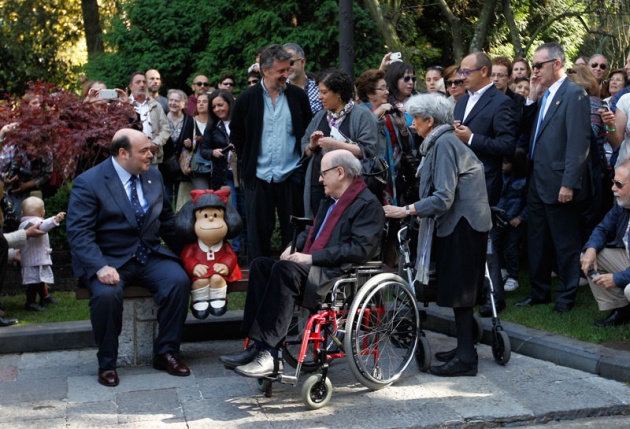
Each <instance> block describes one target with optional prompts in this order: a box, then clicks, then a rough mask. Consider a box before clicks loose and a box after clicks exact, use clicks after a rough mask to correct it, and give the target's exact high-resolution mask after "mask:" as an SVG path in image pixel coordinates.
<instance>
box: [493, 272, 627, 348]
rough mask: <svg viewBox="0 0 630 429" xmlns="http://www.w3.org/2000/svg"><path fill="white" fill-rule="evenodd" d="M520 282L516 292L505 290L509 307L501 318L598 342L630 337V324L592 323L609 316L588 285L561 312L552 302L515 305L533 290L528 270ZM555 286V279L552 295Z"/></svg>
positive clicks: (581, 287) (581, 288)
mask: <svg viewBox="0 0 630 429" xmlns="http://www.w3.org/2000/svg"><path fill="white" fill-rule="evenodd" d="M520 285H521V286H520V287H519V288H518V289H517V290H515V291H514V292H506V301H507V307H506V309H505V310H504V311H503V312H502V313H501V320H506V321H508V322H513V323H518V324H519V325H523V326H527V327H530V328H534V329H540V330H543V331H548V332H553V333H555V334H559V335H562V336H565V337H570V338H575V339H578V340H582V341H587V342H590V343H596V344H599V343H606V342H612V341H624V340H628V339H630V324H627V325H622V326H609V327H605V328H600V327H597V326H595V325H594V324H593V322H595V320H599V319H603V318H604V317H606V316H607V315H608V312H603V311H599V309H598V308H597V303H596V302H595V298H593V294H592V293H591V289H590V288H589V287H588V286H580V288H579V290H578V294H577V298H576V301H575V307H574V308H573V310H571V311H569V312H568V313H561V314H558V313H554V312H553V311H552V310H553V306H554V304H553V302H552V303H551V304H541V305H535V306H533V307H515V306H514V303H515V302H517V301H520V300H523V299H525V298H527V296H528V295H529V293H530V288H529V277H528V275H527V272H524V271H522V272H521V274H520ZM555 288H556V285H555V282H554V286H553V288H552V296H553V294H554V292H555Z"/></svg>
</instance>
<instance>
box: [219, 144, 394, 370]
mask: <svg viewBox="0 0 630 429" xmlns="http://www.w3.org/2000/svg"><path fill="white" fill-rule="evenodd" d="M321 166H322V167H321V173H320V179H319V181H320V182H322V183H323V185H324V191H325V192H326V196H327V198H326V199H325V200H323V201H322V203H321V204H320V206H319V211H318V213H317V216H316V217H315V224H314V226H313V227H312V228H309V229H307V230H306V231H304V232H303V233H302V234H301V235H300V236H299V237H298V239H297V242H296V249H298V251H297V252H295V253H290V248H287V249H286V250H285V251H284V253H282V255H281V256H280V260H279V261H276V260H274V259H272V258H269V257H261V258H257V259H255V260H254V261H253V262H252V264H251V267H250V270H249V289H248V291H247V300H246V302H245V310H244V314H243V326H242V328H241V329H242V331H243V333H244V334H245V335H247V336H248V337H249V338H250V339H252V340H253V341H251V342H250V344H252V345H251V346H250V347H248V348H247V349H246V350H244V351H243V352H241V353H238V354H236V355H229V356H221V357H220V358H219V359H220V360H221V362H223V363H224V364H225V366H226V367H227V368H230V369H235V371H236V372H237V373H238V374H241V375H244V376H246V377H263V376H265V375H270V374H273V373H274V372H276V371H278V369H279V366H280V362H279V361H278V359H277V357H278V349H279V347H280V345H281V344H282V341H283V340H284V338H285V337H286V335H287V331H288V329H289V324H290V322H291V318H292V317H293V310H294V306H295V301H296V299H298V298H301V305H302V306H303V307H305V308H309V309H316V308H317V306H318V304H319V303H320V302H321V300H322V299H323V298H324V297H325V296H326V294H327V293H328V292H329V291H330V289H331V288H332V282H333V279H334V278H335V277H337V276H339V275H340V274H341V269H340V267H341V266H342V265H343V264H346V263H355V264H361V263H365V262H367V261H369V260H371V259H372V258H374V257H375V256H376V255H378V251H379V244H380V239H381V233H382V231H383V224H384V222H385V213H384V212H383V207H382V205H381V203H380V202H379V201H378V199H377V198H376V197H375V196H374V194H372V193H371V192H370V190H369V189H368V188H367V186H366V185H365V182H364V181H363V179H362V178H361V163H360V162H359V160H358V159H357V158H356V157H355V156H354V155H353V154H352V153H350V152H349V151H347V150H345V149H338V150H333V151H331V152H328V153H326V154H325V155H324V157H323V158H322V163H321Z"/></svg>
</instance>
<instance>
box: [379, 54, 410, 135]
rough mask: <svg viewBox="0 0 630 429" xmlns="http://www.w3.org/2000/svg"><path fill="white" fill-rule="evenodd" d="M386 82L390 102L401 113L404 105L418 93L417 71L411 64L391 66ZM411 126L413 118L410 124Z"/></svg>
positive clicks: (398, 63)
mask: <svg viewBox="0 0 630 429" xmlns="http://www.w3.org/2000/svg"><path fill="white" fill-rule="evenodd" d="M385 82H387V88H389V102H390V104H392V106H395V107H396V108H397V109H399V110H401V111H403V112H404V111H405V110H404V109H405V107H404V104H405V103H406V102H407V100H409V97H411V96H412V95H414V94H417V93H418V91H416V71H415V69H414V68H413V66H412V65H411V64H408V63H403V62H396V63H392V64H390V65H389V67H388V68H387V72H386V73H385ZM410 124H411V118H410V119H409V124H408V125H410Z"/></svg>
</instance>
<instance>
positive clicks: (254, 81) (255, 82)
mask: <svg viewBox="0 0 630 429" xmlns="http://www.w3.org/2000/svg"><path fill="white" fill-rule="evenodd" d="M247 83H248V84H250V85H256V84H257V83H258V79H252V80H248V81H247Z"/></svg>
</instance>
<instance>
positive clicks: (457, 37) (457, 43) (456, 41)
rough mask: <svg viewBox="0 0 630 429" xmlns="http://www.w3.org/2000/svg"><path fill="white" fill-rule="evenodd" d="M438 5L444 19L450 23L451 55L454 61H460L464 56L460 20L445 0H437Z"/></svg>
mask: <svg viewBox="0 0 630 429" xmlns="http://www.w3.org/2000/svg"><path fill="white" fill-rule="evenodd" d="M438 6H440V9H441V10H442V13H443V14H444V16H446V20H447V21H448V23H449V24H450V25H451V34H452V36H453V56H454V57H455V62H457V63H459V62H461V60H462V58H463V57H464V40H463V38H462V22H461V20H460V19H459V18H458V17H456V16H455V14H454V13H453V11H452V10H451V8H450V7H449V6H448V4H446V0H438Z"/></svg>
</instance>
